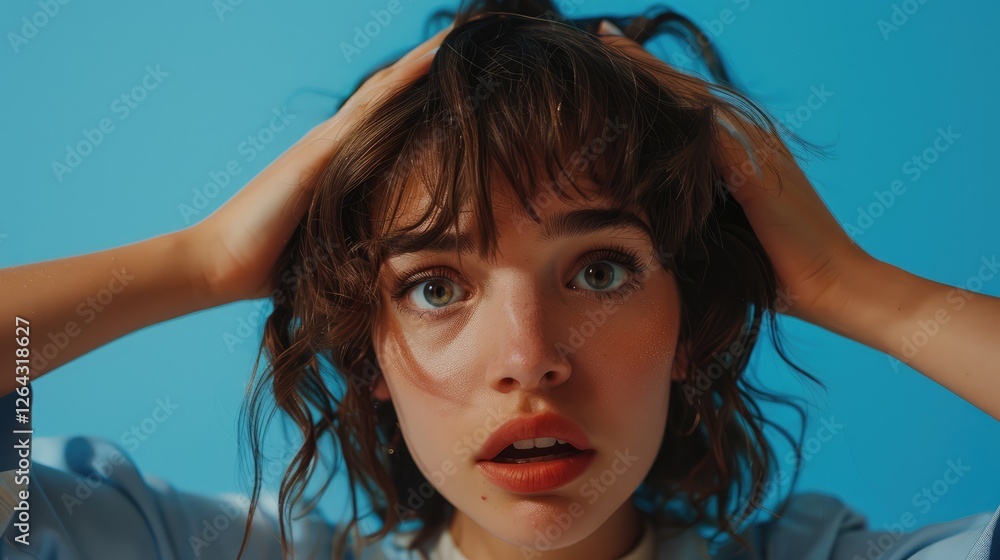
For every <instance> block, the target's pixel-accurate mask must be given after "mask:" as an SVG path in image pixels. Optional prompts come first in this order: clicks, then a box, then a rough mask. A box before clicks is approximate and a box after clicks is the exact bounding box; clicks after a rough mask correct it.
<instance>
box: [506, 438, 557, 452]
mask: <svg viewBox="0 0 1000 560" xmlns="http://www.w3.org/2000/svg"><path fill="white" fill-rule="evenodd" d="M556 442H559V443H566V442H565V441H562V440H558V439H556V438H550V437H540V438H535V439H522V440H519V441H515V442H514V449H533V448H535V447H552V446H553V445H555V444H556Z"/></svg>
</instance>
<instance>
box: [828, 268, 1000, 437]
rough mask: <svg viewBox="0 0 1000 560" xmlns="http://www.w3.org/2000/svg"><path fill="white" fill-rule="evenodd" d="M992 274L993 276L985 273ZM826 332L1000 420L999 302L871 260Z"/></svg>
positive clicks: (989, 297)
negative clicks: (883, 357) (866, 348)
mask: <svg viewBox="0 0 1000 560" xmlns="http://www.w3.org/2000/svg"><path fill="white" fill-rule="evenodd" d="M987 272H988V273H989V274H991V275H992V274H994V273H993V272H992V271H990V270H988V271H987ZM857 274H859V275H863V277H861V276H859V278H856V279H855V281H854V282H853V283H852V285H855V286H864V288H862V289H855V290H852V291H851V294H850V297H849V298H847V299H846V301H847V303H846V304H845V305H844V307H843V309H842V310H841V311H840V312H838V313H835V314H832V315H831V316H832V317H836V320H834V321H832V322H831V324H830V325H827V326H826V328H828V329H829V330H832V331H834V332H837V333H839V334H842V335H844V336H847V337H849V338H852V339H854V340H857V341H858V342H861V343H863V344H865V345H867V346H870V347H872V348H875V349H877V350H880V351H882V352H885V353H886V354H889V355H890V356H893V357H895V358H896V359H898V360H900V361H902V362H903V363H905V364H907V365H909V366H910V367H912V368H913V369H915V370H917V371H919V372H921V373H922V374H924V375H926V376H927V377H929V378H931V379H933V380H934V381H936V382H938V383H939V384H941V385H943V386H944V387H946V388H947V389H949V390H950V391H952V392H953V393H955V394H956V395H958V396H960V397H962V398H964V399H965V400H967V401H969V402H970V403H972V404H973V405H974V406H976V407H978V408H979V409H980V410H982V411H984V412H986V413H987V414H989V415H991V416H993V417H994V418H996V419H998V420H1000V298H996V297H991V296H988V295H985V294H981V293H975V292H970V291H966V290H962V289H960V288H956V287H953V286H948V285H946V284H941V283H939V282H934V281H932V280H928V279H926V278H921V277H919V276H916V275H914V274H911V273H909V272H906V271H905V270H902V269H900V268H898V267H895V266H892V265H890V264H888V263H884V262H881V261H878V260H875V259H872V260H871V262H870V263H869V264H868V266H867V267H866V268H864V269H859V270H858V271H857Z"/></svg>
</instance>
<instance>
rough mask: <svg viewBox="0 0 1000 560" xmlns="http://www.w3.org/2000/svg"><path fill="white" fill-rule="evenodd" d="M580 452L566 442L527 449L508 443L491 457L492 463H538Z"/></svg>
mask: <svg viewBox="0 0 1000 560" xmlns="http://www.w3.org/2000/svg"><path fill="white" fill-rule="evenodd" d="M580 453H582V451H580V450H579V449H577V448H575V447H573V446H572V445H570V444H568V443H556V444H555V445H551V446H549V447H532V448H529V449H518V448H516V447H514V445H513V444H512V445H508V446H507V447H506V448H504V450H503V451H501V452H500V453H498V454H497V456H496V457H494V458H493V459H492V461H493V462H494V463H515V464H521V463H538V462H541V461H553V460H555V459H563V458H565V457H572V456H574V455H578V454H580Z"/></svg>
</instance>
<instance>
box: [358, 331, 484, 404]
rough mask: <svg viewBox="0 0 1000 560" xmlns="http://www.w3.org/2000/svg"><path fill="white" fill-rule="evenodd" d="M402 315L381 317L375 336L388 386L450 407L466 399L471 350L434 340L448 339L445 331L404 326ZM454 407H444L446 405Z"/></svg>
mask: <svg viewBox="0 0 1000 560" xmlns="http://www.w3.org/2000/svg"><path fill="white" fill-rule="evenodd" d="M405 321H406V319H405V318H397V317H394V316H392V317H382V318H381V320H380V323H379V324H380V325H384V327H383V328H381V329H380V330H377V331H376V333H375V337H374V340H373V342H374V345H375V353H376V355H377V356H378V358H379V364H380V366H381V367H382V370H383V372H385V374H386V379H387V381H389V380H391V381H392V383H390V388H391V389H392V390H393V391H394V392H393V398H394V399H395V398H396V393H397V392H398V393H400V394H401V396H405V395H408V394H422V395H423V396H424V398H425V399H427V400H428V401H429V402H428V403H427V404H429V405H434V404H440V406H441V408H445V409H446V410H451V409H454V408H457V407H456V405H459V404H461V403H463V402H465V401H466V400H467V399H468V396H469V394H470V392H471V391H472V390H473V385H472V383H473V377H472V376H470V375H469V372H468V362H469V360H470V354H469V352H470V349H469V347H468V346H464V347H461V346H459V345H455V344H450V345H447V344H442V343H440V342H436V341H435V340H432V338H433V339H440V338H448V336H447V333H445V334H444V335H442V333H433V332H431V330H430V329H426V328H425V329H420V328H413V326H412V325H409V326H408V325H404V324H403V322H405ZM449 405H450V406H452V407H453V408H450V409H449V408H447V407H448V406H449Z"/></svg>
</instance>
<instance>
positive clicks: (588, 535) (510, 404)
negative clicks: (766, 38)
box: [374, 178, 684, 560]
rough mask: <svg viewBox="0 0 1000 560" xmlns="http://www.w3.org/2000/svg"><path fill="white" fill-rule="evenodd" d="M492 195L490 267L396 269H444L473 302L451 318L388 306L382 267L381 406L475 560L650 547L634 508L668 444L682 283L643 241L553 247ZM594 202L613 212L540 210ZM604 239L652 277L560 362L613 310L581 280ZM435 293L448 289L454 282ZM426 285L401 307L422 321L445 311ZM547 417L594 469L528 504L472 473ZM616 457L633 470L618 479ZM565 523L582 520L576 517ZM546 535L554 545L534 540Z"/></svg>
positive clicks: (411, 208) (397, 261)
mask: <svg viewBox="0 0 1000 560" xmlns="http://www.w3.org/2000/svg"><path fill="white" fill-rule="evenodd" d="M583 181H584V184H588V183H587V180H586V178H583ZM590 184H591V185H592V183H590ZM496 198H497V200H498V203H497V205H496V218H497V221H498V226H499V231H500V240H499V254H498V255H497V258H496V261H495V262H494V263H487V262H486V261H482V260H480V259H479V258H478V255H475V254H466V255H463V256H462V258H461V260H459V259H458V258H457V257H456V255H455V254H454V253H451V252H447V253H439V254H436V255H428V254H424V253H418V254H411V255H403V256H400V257H396V258H394V259H392V260H391V261H390V262H389V263H387V264H386V265H385V266H386V267H391V268H393V269H396V270H406V269H411V268H413V267H414V266H417V265H419V266H420V269H421V270H423V269H425V268H427V269H429V268H444V269H448V270H450V271H451V272H452V277H453V278H454V279H456V282H455V283H456V284H457V285H458V286H460V287H461V288H462V290H464V292H465V293H464V295H462V296H461V297H455V298H454V300H453V301H451V302H448V303H447V305H446V306H444V307H442V308H443V309H447V312H446V313H445V314H444V315H442V316H439V317H427V316H425V317H423V318H418V317H417V315H416V314H413V313H405V312H402V311H400V310H399V308H398V306H397V303H396V302H393V301H391V300H390V299H389V297H388V289H387V284H386V280H385V278H387V275H386V274H385V269H383V275H382V277H380V286H381V287H382V288H383V289H382V292H383V296H382V297H383V304H384V305H383V306H382V313H381V315H380V317H378V321H377V327H376V331H375V333H374V343H375V351H376V354H377V356H378V359H379V363H380V365H381V366H382V370H383V373H384V375H383V376H382V377H380V378H379V381H378V384H377V386H376V393H375V396H376V397H377V398H381V399H392V401H393V403H394V406H395V409H396V413H397V416H398V418H399V424H400V429H401V431H402V433H403V436H404V438H405V440H406V445H407V447H408V449H409V451H410V453H411V455H412V456H413V458H414V461H415V462H416V464H417V466H418V467H419V468H420V470H421V472H422V473H423V474H424V476H425V477H427V479H428V481H430V482H431V483H432V484H433V485H434V486H435V488H436V489H437V491H439V492H440V493H441V494H442V495H443V496H444V497H445V498H446V499H447V500H448V501H449V502H450V503H451V504H453V505H454V506H455V507H456V514H455V516H454V517H453V519H452V520H451V524H450V530H451V532H452V537H453V538H454V540H455V542H456V544H457V545H458V547H459V548H460V549H461V550H462V552H463V553H464V554H465V555H466V556H467V557H469V558H497V559H506V558H509V559H511V560H514V559H517V560H521V559H523V558H525V553H524V551H523V550H522V547H529V548H534V547H536V546H538V545H539V543H541V545H543V546H545V547H546V549H545V550H544V551H543V553H542V554H540V555H538V556H535V555H532V556H531V557H536V558H537V557H541V558H546V559H556V560H558V559H562V558H567V559H568V558H595V559H600V558H608V559H611V558H617V557H619V556H620V555H622V554H624V553H626V552H627V551H628V550H630V549H631V548H632V547H633V546H634V545H635V544H636V542H637V539H638V538H639V536H640V530H641V524H640V522H639V517H638V516H639V512H638V510H637V509H635V508H634V506H632V505H631V503H630V501H629V498H630V496H631V494H632V493H633V492H634V491H635V489H636V488H637V487H638V485H639V483H640V482H641V481H642V479H643V478H644V477H645V475H646V474H647V473H648V471H649V469H650V467H651V466H652V464H653V461H654V459H655V456H656V454H657V452H658V450H659V448H660V444H661V441H662V439H663V434H664V429H665V422H666V417H667V408H668V402H669V397H670V381H671V379H675V380H679V379H681V378H682V376H683V369H684V367H683V364H682V363H680V360H679V359H677V356H678V354H677V353H676V352H675V349H676V345H677V333H678V328H679V317H680V314H679V313H680V298H679V293H678V291H677V287H676V284H675V282H674V279H673V277H672V276H671V275H670V274H669V273H668V272H666V271H665V270H663V269H662V268H659V266H658V262H657V261H656V259H655V258H653V246H652V243H651V242H650V240H649V239H648V238H647V237H645V236H643V235H640V234H638V233H635V234H633V233H623V232H621V231H618V232H615V231H605V232H603V233H599V234H591V235H587V236H584V237H567V238H562V239H555V240H548V241H542V240H541V239H540V238H539V237H538V236H537V233H538V230H537V229H536V226H535V225H534V224H533V223H531V222H530V221H529V220H528V218H527V217H526V216H525V215H524V214H523V213H521V214H520V215H517V214H518V213H519V212H521V209H520V207H519V206H518V205H516V204H510V201H509V199H505V198H504V196H503V194H502V193H497V196H496ZM409 200H410V204H409V205H408V207H407V208H404V209H403V210H404V211H403V215H404V216H407V215H414V216H416V215H418V214H416V211H417V210H418V209H419V210H422V209H423V206H422V205H423V204H427V203H428V201H427V200H425V199H421V198H420V197H411V198H410V199H409ZM583 206H591V207H605V206H606V204H604V203H602V202H601V200H600V199H597V200H593V201H589V202H587V201H582V200H581V201H574V203H573V204H572V205H570V204H567V203H565V202H562V201H559V200H558V199H554V200H552V201H551V203H550V204H548V205H547V206H545V207H544V208H540V209H538V211H539V214H540V216H541V217H542V218H543V220H544V219H545V218H546V216H548V215H550V214H552V213H555V212H560V211H566V210H574V209H578V208H581V207H583ZM642 217H643V219H644V220H645V219H646V217H645V216H644V215H642ZM609 243H619V244H621V245H623V246H625V247H627V248H630V249H633V250H635V251H636V252H637V253H638V254H639V256H640V260H641V261H642V262H643V263H649V264H650V265H651V266H650V269H649V271H648V272H646V273H645V274H644V275H643V276H642V282H641V287H640V289H639V290H637V291H636V292H634V293H632V294H631V295H630V296H628V297H627V299H626V300H625V301H624V302H623V303H621V304H611V306H610V307H611V308H613V309H614V312H613V313H605V320H604V322H603V324H602V325H599V326H597V325H592V326H594V328H593V329H590V330H587V331H586V332H588V333H590V335H591V336H588V337H587V338H586V339H585V340H584V342H583V344H582V345H579V347H576V348H575V351H573V352H568V353H567V352H563V353H562V354H560V352H559V351H557V347H558V345H559V344H560V343H561V344H563V345H566V347H571V333H572V330H573V329H576V330H577V331H578V332H579V331H580V329H582V328H584V327H583V325H584V323H586V322H587V321H589V320H590V319H588V315H587V312H590V313H591V314H595V313H598V312H599V311H601V310H602V308H603V307H604V306H605V302H602V301H598V300H597V299H596V298H595V297H593V296H594V294H593V291H595V289H594V288H593V287H588V286H586V285H585V284H581V283H580V282H579V281H578V279H579V278H581V277H582V275H578V273H579V272H580V270H582V269H583V268H585V267H583V266H580V265H579V263H580V260H579V257H581V256H582V255H585V254H587V253H590V252H592V251H594V250H595V249H598V248H600V247H601V246H603V245H606V244H609ZM616 270H624V268H620V269H616ZM616 274H617V272H616ZM429 280H431V279H430V278H423V279H421V280H420V281H421V282H427V281H429ZM434 284H435V285H450V283H449V281H448V280H437V281H435V282H434ZM425 285H426V284H418V285H417V286H416V287H415V288H414V289H413V290H411V292H410V295H409V296H408V297H407V298H406V299H405V300H404V301H403V302H402V304H403V305H405V306H409V307H410V308H412V309H414V310H415V311H416V312H420V311H425V310H426V309H435V307H434V306H433V305H431V304H430V303H429V302H428V300H427V298H426V296H425V295H423V292H422V290H423V287H424V286H425ZM570 285H575V286H577V287H578V289H576V290H574V289H571V288H569V287H568V286H570ZM588 288H589V289H590V292H589V293H588V292H587V289H588ZM598 291H599V290H598ZM414 294H416V295H414ZM454 294H455V295H456V296H457V295H458V294H459V292H458V291H456V292H454ZM611 301H616V300H611ZM418 306H419V307H418ZM592 316H593V315H592ZM591 322H592V323H593V321H591ZM675 360H676V361H677V364H675ZM546 373H548V375H546ZM542 411H554V412H556V413H558V414H561V415H563V416H566V417H568V418H569V419H571V420H572V421H574V422H576V423H577V424H579V425H580V427H581V428H582V429H583V431H584V432H585V433H586V434H587V436H588V437H589V438H590V442H591V446H592V447H593V448H594V449H595V450H596V454H595V457H594V459H595V460H594V462H593V463H592V464H591V466H590V467H589V468H588V469H587V471H586V472H584V474H583V475H581V476H580V477H578V478H577V479H575V480H573V481H571V482H570V483H568V484H566V485H564V486H562V487H560V488H558V489H556V490H553V491H550V492H545V493H541V494H531V495H527V494H518V493H512V492H509V491H507V490H504V489H502V488H500V487H498V486H496V485H494V484H493V483H492V482H490V481H489V480H488V479H486V478H485V477H484V476H483V475H482V474H481V473H480V471H479V469H478V468H477V467H476V461H475V455H476V453H478V451H479V450H480V447H481V446H482V444H483V442H484V441H485V439H486V437H487V436H488V434H489V433H490V432H491V431H492V430H495V429H496V428H497V427H498V426H500V425H501V424H502V423H504V422H506V421H507V420H509V419H511V418H512V417H514V416H519V415H534V414H537V413H539V412H542ZM626 451H627V453H626ZM616 452H621V453H622V454H630V455H631V456H633V457H637V459H635V460H634V462H633V463H632V465H631V466H629V467H627V468H625V469H624V472H622V471H623V469H622V466H621V465H620V464H618V463H616V461H618V458H617V455H616ZM616 468H617V471H618V472H617V473H616V472H615V469H616ZM605 471H607V472H605ZM445 473H451V474H445ZM602 473H603V474H604V477H603V479H602ZM619 473H620V474H619ZM608 481H610V484H607V482H608ZM400 491H401V493H402V495H404V496H405V495H406V494H407V493H408V489H405V488H404V489H400ZM476 495H478V496H480V501H478V502H477V501H475V498H474V496H476ZM574 504H575V506H574V508H571V505H574ZM570 511H575V512H576V514H577V515H576V516H575V517H572V516H569V514H568V512H570ZM567 519H569V520H570V523H569V524H568V525H569V526H568V527H565V526H564V525H565V520H567ZM560 520H562V521H563V524H560V523H559V522H560ZM547 529H549V531H546V530H547ZM544 533H547V534H549V536H550V537H551V536H555V538H554V539H548V540H546V541H539V538H540V535H543V534H544ZM546 542H547V543H548V544H546Z"/></svg>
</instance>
